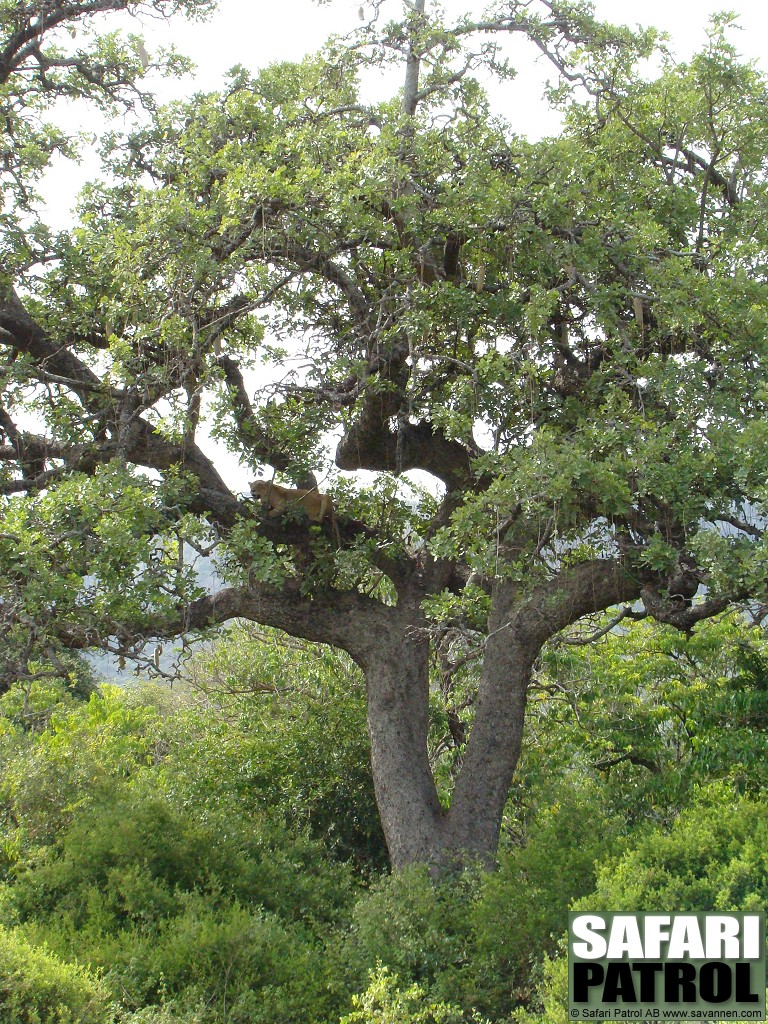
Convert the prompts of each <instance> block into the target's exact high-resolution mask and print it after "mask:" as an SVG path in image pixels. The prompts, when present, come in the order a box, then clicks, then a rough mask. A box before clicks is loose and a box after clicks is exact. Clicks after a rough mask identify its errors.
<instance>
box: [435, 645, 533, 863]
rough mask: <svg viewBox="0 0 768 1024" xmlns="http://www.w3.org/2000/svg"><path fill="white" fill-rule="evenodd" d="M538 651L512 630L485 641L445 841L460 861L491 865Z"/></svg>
mask: <svg viewBox="0 0 768 1024" xmlns="http://www.w3.org/2000/svg"><path fill="white" fill-rule="evenodd" d="M537 653H538V650H537V648H536V646H535V645H527V644H526V643H525V642H520V641H517V640H515V638H514V637H512V636H510V633H509V631H506V630H504V631H502V632H500V633H495V634H494V633H492V634H491V636H490V637H489V638H488V642H487V644H486V652H485V660H484V664H483V674H482V679H481V681H480V686H479V689H478V694H477V700H476V703H475V719H474V723H473V725H472V729H471V731H470V734H469V741H468V743H467V746H466V750H465V752H464V760H463V764H462V767H461V771H460V773H459V776H458V778H457V779H456V784H455V786H454V790H453V799H452V801H451V810H450V814H449V818H448V835H447V836H446V842H447V844H448V846H449V847H450V848H451V849H452V850H453V851H455V854H456V855H457V856H460V857H461V858H462V859H464V860H467V859H471V860H474V861H479V862H480V863H481V864H483V865H484V866H485V867H486V868H492V867H493V865H494V861H495V857H496V848H497V846H498V842H499V833H500V831H501V822H502V816H503V813H504V806H505V804H506V802H507V796H508V794H509V787H510V785H511V782H512V775H513V773H514V771H515V768H516V767H517V762H518V760H519V758H520V750H521V746H522V740H523V725H524V723H525V706H526V699H527V692H528V683H529V682H530V679H531V670H532V668H533V663H534V661H535V659H536V655H537Z"/></svg>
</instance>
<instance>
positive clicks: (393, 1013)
mask: <svg viewBox="0 0 768 1024" xmlns="http://www.w3.org/2000/svg"><path fill="white" fill-rule="evenodd" d="M398 981H399V979H398V976H397V975H396V974H394V975H392V974H390V973H389V971H388V970H387V968H386V967H380V968H379V969H378V970H377V971H375V972H373V971H372V972H371V983H370V985H369V986H368V988H367V989H366V990H365V992H363V993H362V994H361V995H357V996H353V997H352V1004H353V1006H354V1009H353V1011H352V1013H350V1014H347V1016H345V1017H343V1018H342V1020H341V1022H340V1024H470V1022H471V1024H482V1021H481V1019H480V1017H478V1016H477V1015H476V1014H474V1013H473V1014H471V1015H470V1016H467V1015H466V1014H465V1013H464V1012H463V1011H462V1010H461V1008H460V1007H458V1006H452V1005H450V1004H449V1003H442V1002H441V1003H435V1002H433V1001H431V1000H430V999H429V997H428V996H427V994H426V992H425V991H424V989H423V988H421V987H420V986H419V985H415V984H414V985H409V986H407V987H406V988H404V989H401V988H399V987H398Z"/></svg>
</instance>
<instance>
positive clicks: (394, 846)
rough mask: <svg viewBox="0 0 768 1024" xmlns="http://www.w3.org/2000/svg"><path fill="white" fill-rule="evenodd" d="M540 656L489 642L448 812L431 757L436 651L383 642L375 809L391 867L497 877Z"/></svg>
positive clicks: (377, 690)
mask: <svg viewBox="0 0 768 1024" xmlns="http://www.w3.org/2000/svg"><path fill="white" fill-rule="evenodd" d="M536 653H537V651H535V650H532V649H531V647H530V646H526V645H524V644H521V643H516V642H515V641H514V638H513V637H511V636H510V631H509V630H507V629H502V630H501V631H500V632H498V633H496V634H495V635H491V637H490V638H489V640H488V644H487V649H486V658H485V665H484V672H483V678H482V682H481V685H480V689H479V693H478V699H477V704H476V712H475V721H474V724H473V726H472V730H471V733H470V737H469V743H468V744H467V748H466V752H465V756H464V764H463V767H462V769H461V773H460V775H459V777H458V780H457V782H456V786H455V790H454V795H453V800H452V805H451V809H450V811H446V810H445V809H444V808H443V807H442V806H441V804H440V801H439V799H438V795H437V790H436V788H435V783H434V778H433V775H432V771H431V768H430V764H429V758H428V752H427V733H428V728H429V645H428V644H427V643H426V642H423V643H420V642H416V641H414V640H413V639H411V637H410V635H409V631H408V630H407V629H404V630H403V631H402V632H400V631H399V630H398V631H393V630H391V631H390V632H389V633H388V635H387V637H386V639H384V638H377V642H376V644H375V654H374V655H373V657H372V658H371V660H370V662H369V664H368V666H367V672H366V677H367V685H368V729H369V733H370V737H371V761H372V766H373V781H374V787H375V790H376V799H377V802H378V806H379V813H380V815H381V820H382V825H383V828H384V834H385V836H386V840H387V846H388V849H389V855H390V859H391V862H392V867H393V868H394V869H395V870H398V869H400V868H402V867H405V866H407V865H408V864H412V863H426V864H428V865H429V866H430V868H431V869H432V870H433V871H435V872H436V873H439V872H440V871H441V870H444V869H447V868H452V867H456V866H457V865H461V864H465V863H469V862H472V863H477V862H480V863H481V864H483V865H484V866H486V867H489V868H490V867H492V866H493V864H494V860H495V856H496V848H497V845H498V839H499V831H500V827H501V820H502V814H503V811H504V805H505V803H506V799H507V794H508V792H509V786H510V782H511V779H512V773H513V772H514V770H515V766H516V764H517V761H518V758H519V756H520V747H521V741H522V733H523V722H524V718H525V701H526V692H527V687H528V682H529V680H530V675H531V667H532V665H533V662H534V659H535V657H536Z"/></svg>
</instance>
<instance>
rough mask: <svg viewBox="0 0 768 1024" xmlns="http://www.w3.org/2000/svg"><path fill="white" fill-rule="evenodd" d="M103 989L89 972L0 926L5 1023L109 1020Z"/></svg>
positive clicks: (97, 1023)
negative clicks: (62, 960)
mask: <svg viewBox="0 0 768 1024" xmlns="http://www.w3.org/2000/svg"><path fill="white" fill-rule="evenodd" d="M112 1019H113V1014H112V1012H111V1010H110V1000H109V996H108V993H107V989H106V987H105V986H103V985H102V984H101V983H100V982H99V981H97V980H96V979H95V978H94V977H92V976H91V975H90V974H89V972H88V971H87V970H86V969H85V968H84V967H81V966H78V965H75V964H68V963H62V962H61V961H60V960H59V959H57V958H56V957H55V956H52V955H51V954H50V953H48V952H47V951H45V950H43V949H38V948H35V947H34V946H32V945H30V943H29V942H27V941H26V939H25V938H24V937H23V936H22V935H20V934H18V932H14V931H7V930H6V929H4V928H0V1020H2V1022H3V1024H108V1022H111V1021H112Z"/></svg>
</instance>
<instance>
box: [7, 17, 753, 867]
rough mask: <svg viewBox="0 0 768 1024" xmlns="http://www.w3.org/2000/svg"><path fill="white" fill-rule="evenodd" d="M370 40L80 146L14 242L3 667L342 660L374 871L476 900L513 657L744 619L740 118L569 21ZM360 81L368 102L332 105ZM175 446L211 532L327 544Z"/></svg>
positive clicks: (746, 106)
mask: <svg viewBox="0 0 768 1024" xmlns="http://www.w3.org/2000/svg"><path fill="white" fill-rule="evenodd" d="M40 6H41V5H40V4H30V5H26V7H28V8H29V10H30V12H31V11H32V10H33V9H34V10H36V9H37V7H40ZM42 6H43V7H47V8H58V9H60V10H61V11H62V12H64V11H68V10H70V9H73V8H75V9H78V10H81V11H87V10H102V9H104V8H107V7H109V8H122V7H125V6H129V5H127V4H124V3H117V2H115V3H106V2H104V3H95V2H94V3H85V2H83V3H81V4H72V3H64V2H63V0H61V2H53V0H52V2H51V3H49V4H42ZM155 6H156V7H158V8H161V7H163V6H166V5H163V4H162V3H161V2H160V0H157V2H156V3H155ZM167 6H173V5H167ZM9 7H10V8H14V9H16V10H21V9H22V8H25V5H18V4H12V5H8V4H4V5H3V6H2V8H0V11H1V12H2V18H3V19H4V21H3V22H2V24H3V26H4V27H5V22H7V23H8V25H9V26H10V28H9V29H8V36H9V40H10V41H9V42H8V43H7V47H6V51H5V52H6V53H12V51H13V47H14V46H15V45H16V43H15V42H14V39H15V38H16V37H15V36H14V37H12V33H11V29H12V30H13V31H15V32H16V33H17V36H18V33H19V31H20V30H19V29H18V28H16V23H15V22H14V21H13V16H12V15H11V14H9V13H6V11H7V9H8V8H9ZM365 13H366V11H365V10H364V9H363V14H364V15H365ZM395 13H397V12H395ZM373 14H374V17H373V19H372V21H371V22H370V23H365V24H363V25H362V26H361V27H360V29H359V30H358V31H357V32H356V33H355V34H353V35H352V36H350V37H349V38H348V39H346V40H344V41H336V42H334V43H332V44H330V45H329V46H328V47H327V48H326V49H325V50H323V51H322V52H321V53H320V54H319V55H318V56H316V57H313V58H310V59H307V60H306V61H304V62H303V63H302V64H300V65H276V66H273V67H270V68H268V69H266V70H265V71H263V72H261V73H260V74H259V75H258V76H256V77H255V78H254V77H251V76H250V75H249V74H248V73H246V72H245V71H243V70H235V71H234V72H233V74H232V77H231V79H230V81H229V82H228V83H227V84H226V86H225V88H224V90H223V91H222V92H221V93H220V94H211V95H197V96H195V97H194V98H192V99H191V100H190V101H189V102H184V103H176V104H173V105H171V106H170V107H168V108H166V109H162V110H160V111H159V112H157V113H156V115H155V116H154V117H153V118H152V119H151V120H148V121H146V122H145V123H143V124H140V125H138V126H137V127H136V129H135V130H134V131H132V132H131V133H130V135H128V136H127V137H120V136H117V135H116V136H115V137H112V138H109V139H108V140H107V142H106V145H105V152H106V158H107V160H108V162H109V167H110V176H109V178H108V179H107V181H106V182H104V183H97V184H93V185H90V186H89V187H88V189H87V190H86V191H85V193H84V196H83V199H82V205H81V213H80V216H81V221H80V225H79V227H77V228H76V229H75V230H74V231H73V232H72V233H71V234H70V235H69V236H66V237H62V236H59V237H58V238H56V239H51V238H50V237H49V236H46V235H45V234H44V233H42V232H39V231H38V232H37V234H36V235H34V236H33V238H32V243H33V244H32V243H30V240H29V238H30V236H29V235H28V234H27V235H24V234H23V231H22V229H23V228H24V224H25V220H24V217H22V216H20V217H19V218H18V219H17V222H16V223H17V227H18V232H17V233H16V237H15V239H14V245H12V246H10V247H9V249H10V251H9V253H8V254H7V266H8V268H9V269H8V270H7V273H6V274H5V276H4V277H3V280H2V287H3V293H2V302H1V303H0V342H2V345H3V347H4V349H5V352H6V356H5V361H4V363H3V364H2V381H1V383H2V395H3V397H2V408H0V431H2V435H1V436H0V441H1V442H2V444H1V445H0V456H1V457H2V459H3V466H4V469H3V475H2V485H1V486H2V490H3V491H4V493H5V494H6V495H7V496H8V497H7V499H6V501H5V505H4V509H3V524H2V533H0V558H1V560H2V561H1V564H2V573H3V580H4V586H3V596H2V607H1V611H2V616H3V621H4V627H3V628H4V629H5V630H6V631H7V633H8V635H14V636H16V638H17V640H18V637H19V635H27V636H29V635H32V636H35V637H39V638H41V641H40V642H41V643H42V644H43V647H44V649H45V650H47V651H49V653H50V655H51V656H52V657H54V656H55V654H56V650H57V649H58V648H59V647H64V648H76V649H82V648H87V647H90V646H94V645H97V644H104V643H106V644H107V645H108V646H111V647H112V648H113V649H114V650H115V651H117V652H118V653H120V654H121V655H123V656H127V655H130V654H136V653H137V652H139V651H140V649H141V647H142V645H143V644H145V643H146V642H147V640H148V639H150V638H151V639H152V640H153V642H154V641H155V640H156V639H157V638H164V637H174V636H180V635H181V636H185V637H186V636H188V635H189V634H192V633H194V632H195V631H197V630H201V629H205V628H207V627H210V626H212V625H216V624H221V623H224V622H226V621H228V620H231V619H235V618H240V619H250V620H253V621H256V622H259V623H262V624H266V625H269V626H276V627H279V628H280V629H282V630H284V631H286V632H288V633H290V634H293V635H295V636H298V637H303V638H305V639H307V640H309V641H312V642H317V643H325V644H331V645H334V646H336V647H339V648H342V649H344V650H345V651H347V652H348V653H349V654H350V655H351V657H352V658H353V659H354V660H355V662H356V663H357V664H358V665H359V666H360V668H361V669H362V670H363V672H364V674H365V679H366V684H367V694H368V725H369V731H370V739H371V747H372V763H373V775H374V783H375V788H376V795H377V800H378V805H379V809H380V813H381V817H382V822H383V825H384V830H385V834H386V838H387V843H388V846H389V851H390V855H391V858H392V862H393V864H394V865H395V866H402V865H405V864H407V863H409V862H413V861H426V862H430V863H433V864H435V865H441V864H446V863H450V862H453V861H455V860H456V859H464V858H467V857H469V858H477V857H479V858H480V859H482V860H483V861H485V862H486V863H490V862H491V861H492V860H493V857H494V853H495V849H496V844H497V841H498V835H499V829H500V824H501V819H502V812H503V808H504V804H505V800H506V798H507V794H508V790H509V785H510V780H511V777H512V773H513V771H514V768H515V765H516V762H517V759H518V756H519V752H520V745H521V738H522V731H523V720H524V715H525V707H526V691H527V688H528V686H529V683H530V680H531V676H532V672H533V670H534V667H535V663H536V660H537V658H538V656H539V654H540V652H541V650H542V647H543V646H544V645H545V644H547V643H548V642H549V641H550V640H552V638H553V637H559V638H560V639H562V635H563V633H564V632H566V633H567V632H569V631H570V632H571V633H574V632H575V633H578V634H579V638H580V639H584V638H585V636H586V635H587V634H589V632H590V631H592V630H598V631H599V630H606V629H607V628H608V627H609V625H610V622H618V621H619V620H620V619H621V618H622V617H623V618H626V617H628V616H632V617H641V616H652V617H654V618H655V619H657V620H658V621H660V622H665V623H669V624H671V625H673V626H675V627H677V628H679V629H682V630H691V629H693V628H694V627H695V626H696V624H697V623H698V622H700V621H702V620H703V619H706V618H707V617H710V616H713V615H716V614H718V613H719V612H721V611H723V610H724V609H726V608H727V607H729V606H731V605H733V604H734V603H737V602H741V601H744V600H747V599H750V598H751V599H755V600H762V599H763V598H764V595H765V587H766V573H765V557H766V552H765V547H764V541H763V530H762V523H763V519H762V508H763V503H764V501H765V500H766V479H767V478H768V444H766V434H768V423H767V422H766V419H765V413H766V406H767V405H768V379H767V375H766V359H767V358H768V349H767V340H766V339H767V331H766V327H767V313H768V290H767V289H766V274H765V262H766V252H767V243H768V227H767V226H766V225H767V224H768V217H767V216H766V214H767V213H768V209H767V207H766V197H765V172H766V151H767V147H766V140H767V137H768V136H767V132H768V123H767V122H766V103H765V95H766V91H765V90H766V83H765V81H764V80H763V79H762V78H761V77H760V75H759V74H758V73H757V71H756V70H755V69H754V68H752V67H750V66H748V65H745V64H743V63H740V62H739V61H738V59H737V56H736V54H735V52H734V50H733V49H732V47H731V46H730V45H729V43H728V42H727V38H726V29H727V24H726V21H725V19H720V20H719V21H715V22H714V23H713V25H712V27H711V34H710V38H709V44H708V46H707V47H706V49H705V50H704V52H702V53H700V54H699V55H698V56H696V57H695V58H694V59H693V60H691V61H690V63H687V64H678V63H675V62H674V61H673V60H672V59H671V58H670V57H669V56H668V55H667V54H666V52H665V51H664V49H663V48H662V47H660V46H659V44H658V40H657V38H656V36H655V34H654V33H651V32H648V33H631V32H630V31H628V30H626V29H623V28H617V27H612V26H609V25H605V24H602V23H599V22H598V21H596V20H595V18H594V16H593V13H592V11H591V9H590V7H589V5H588V4H584V3H580V2H567V0H564V2H559V0H553V2H549V0H526V2H523V0H511V2H508V3H506V4H500V5H498V6H497V7H495V8H493V9H491V10H490V11H488V12H486V13H485V14H483V15H482V16H481V17H479V18H477V19H473V18H471V17H466V18H460V19H457V20H455V21H443V20H441V16H440V15H439V13H438V12H435V11H431V10H429V9H425V5H424V0H415V2H414V3H413V4H409V5H407V7H406V11H405V14H404V16H402V17H401V19H400V20H397V21H392V22H389V23H386V24H384V21H383V9H382V7H381V5H378V4H377V5H374V8H373ZM28 34H29V30H28ZM512 36H516V37H521V38H523V39H526V40H528V41H529V42H530V43H531V45H533V46H534V47H536V48H538V50H539V51H541V52H542V53H543V54H544V55H546V58H547V59H548V60H549V61H550V62H551V64H552V68H553V79H554V85H553V87H552V89H551V91H550V100H551V102H552V103H553V104H556V105H559V106H560V108H561V109H562V112H563V129H562V132H561V133H560V134H559V135H558V137H557V138H554V139H544V140H542V141H535V142H530V141H526V140H525V139H524V138H521V137H520V136H519V135H517V134H515V130H514V112H513V113H512V116H511V123H510V122H507V121H505V120H503V119H501V118H499V117H495V116H493V115H492V113H491V110H490V107H489V103H488V101H487V99H486V97H485V95H484V93H483V91H482V89H481V88H480V86H479V85H478V82H477V80H476V73H478V72H482V74H483V75H486V76H487V75H488V74H491V75H493V76H495V77H496V79H497V80H499V81H501V82H502V83H503V82H506V81H508V80H509V79H510V77H511V75H512V72H511V69H510V68H509V67H508V65H507V64H506V63H505V61H504V59H503V44H504V41H505V40H506V39H508V38H510V37H512ZM29 45H31V44H29ZM115 45H116V44H115ZM18 52H23V51H18ZM44 53H45V51H44V50H42V49H41V48H39V47H38V49H37V50H34V51H30V54H31V56H29V57H25V60H26V64H25V63H19V64H18V67H17V68H16V69H14V68H13V67H10V65H9V67H10V71H9V74H8V75H7V76H6V79H5V82H6V85H5V89H6V90H7V92H6V94H5V95H6V96H7V97H10V98H9V99H7V100H6V101H5V102H6V103H7V104H8V108H9V109H11V108H13V109H16V107H15V106H14V104H16V105H18V103H19V95H20V89H22V88H23V87H24V81H25V79H24V77H23V76H24V74H25V73H28V74H31V75H33V76H34V75H37V76H38V78H37V80H38V81H39V82H40V83H41V85H40V88H41V90H42V92H41V95H43V96H44V95H45V79H46V78H47V77H48V76H49V74H53V70H55V65H54V66H53V69H52V70H51V71H50V72H49V70H48V59H47V58H45V57H43V59H40V57H39V56H38V54H43V55H44ZM135 55H138V56H141V54H140V53H139V49H138V47H136V48H135ZM137 59H138V57H137ZM29 60H32V61H33V66H32V69H31V71H29V72H25V70H24V69H25V67H27V66H28V64H29ZM35 61H36V62H37V63H36V66H35V65H34V62H35ZM0 66H5V65H0ZM141 66H142V67H143V60H142V61H141ZM382 67H384V68H387V69H391V68H392V67H399V68H400V69H401V72H402V76H403V77H402V78H401V82H402V89H401V90H400V91H399V92H398V93H397V95H396V96H395V97H394V98H393V99H391V100H388V101H385V102H375V103H372V102H368V101H367V100H366V99H365V96H366V92H365V91H363V92H362V93H361V82H362V85H363V87H364V89H365V90H367V93H368V94H370V92H371V89H372V86H371V84H370V82H371V76H374V77H375V75H376V72H377V70H379V69H381V68H382ZM648 68H651V69H653V70H652V72H651V73H650V74H651V77H649V78H646V77H643V74H642V73H641V70H642V69H645V70H646V73H647V69H648ZM138 69H139V67H138V65H135V66H134V70H135V71H138ZM75 71H77V68H75ZM57 73H58V72H57ZM62 73H63V72H62ZM68 73H69V72H68ZM19 75H21V78H20V79H19ZM85 78H86V80H88V81H89V82H92V79H93V76H92V75H91V76H88V75H87V74H86V75H85ZM19 81H21V85H19ZM376 81H377V82H379V84H380V82H381V81H391V74H389V73H388V75H387V76H385V77H384V78H383V79H376ZM14 83H15V84H14ZM64 84H66V83H64ZM96 85H98V82H97V83H96ZM14 89H16V94H15V98H13V96H14V94H13V90H14ZM118 99H119V97H118ZM7 166H10V164H8V165H7ZM11 173H13V172H12V169H11ZM18 180H20V179H17V180H16V184H18ZM11 185H14V183H13V182H12V183H11ZM14 187H15V186H14ZM7 194H8V195H11V194H12V193H10V192H9V193H7ZM16 198H17V199H18V195H17V196H16ZM30 411H31V415H30ZM211 437H215V438H217V439H218V441H219V443H220V444H223V445H226V447H227V448H228V449H229V450H230V451H231V452H233V453H235V454H236V455H237V456H238V457H239V458H240V460H241V463H242V485H241V488H240V492H245V493H246V495H247V491H248V486H247V485H248V480H249V479H250V478H251V477H252V476H253V475H257V474H259V473H260V475H262V476H264V477H265V478H267V479H270V478H271V477H272V474H273V473H276V474H277V479H278V481H282V482H283V483H285V484H288V485H290V484H299V485H303V486H310V487H312V486H314V485H315V483H316V482H317V481H319V484H318V486H319V488H320V490H322V491H325V490H326V489H327V488H328V487H329V486H330V488H331V490H332V491H333V494H334V500H335V504H336V517H335V523H332V522H328V521H326V522H325V523H323V524H322V525H314V524H312V523H311V522H310V521H309V520H308V519H307V518H304V517H302V515H301V514H298V513H297V514H294V513H293V512H292V511H290V510H289V511H288V512H287V513H286V514H285V515H283V516H278V517H273V516H269V515H266V514H265V513H264V510H263V508H262V506H261V505H260V504H259V503H255V502H253V501H252V500H250V498H249V497H247V496H246V497H243V496H242V493H237V492H236V491H234V490H232V489H231V488H230V487H229V486H227V484H226V483H225V480H224V478H223V476H222V473H221V472H220V471H219V470H220V467H219V466H217V462H216V457H215V455H214V454H213V453H212V449H211V448H210V438H211ZM329 446H331V447H335V467H336V470H332V467H331V465H330V456H329V454H328V452H329ZM360 471H367V472H365V473H361V472H360ZM416 471H419V472H418V473H417V472H416ZM347 474H349V475H347ZM415 481H420V483H421V485H423V486H421V489H419V487H418V486H416V483H415ZM193 549H197V550H199V551H205V552H211V553H213V557H214V558H215V559H216V563H217V566H218V571H219V574H220V576H221V578H222V579H223V581H224V583H223V584H222V585H221V586H218V587H217V588H216V589H215V591H214V592H211V593H203V592H202V590H201V587H200V583H199V579H198V578H197V576H196V575H195V572H194V568H193V566H192V565H191V564H190V561H189V557H188V555H189V552H190V551H191V550H193ZM606 612H607V613H608V617H609V619H610V621H609V622H606V620H605V619H603V620H601V622H600V625H599V629H598V626H596V625H592V623H593V620H595V618H596V617H599V616H600V615H601V614H602V613H606ZM431 678H432V679H433V680H437V681H438V682H439V685H440V688H441V690H442V692H443V694H444V695H445V696H446V700H447V701H448V708H447V712H448V713H447V722H448V724H449V726H450V736H451V740H450V742H452V743H453V744H454V746H455V748H456V757H455V778H454V781H453V787H452V793H451V799H450V807H446V806H444V805H443V802H442V801H441V799H440V798H439V795H438V791H437V788H436V785H435V781H434V776H433V771H432V766H431V764H430V760H429V756H428V748H427V735H428V728H429V704H430V679H431ZM457 680H460V681H461V685H462V687H463V690H462V696H461V700H459V699H458V696H456V695H455V694H454V697H453V698H452V696H451V695H452V693H454V690H453V687H455V685H457ZM435 685H437V683H436V684H435ZM452 700H453V703H451V701H452Z"/></svg>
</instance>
